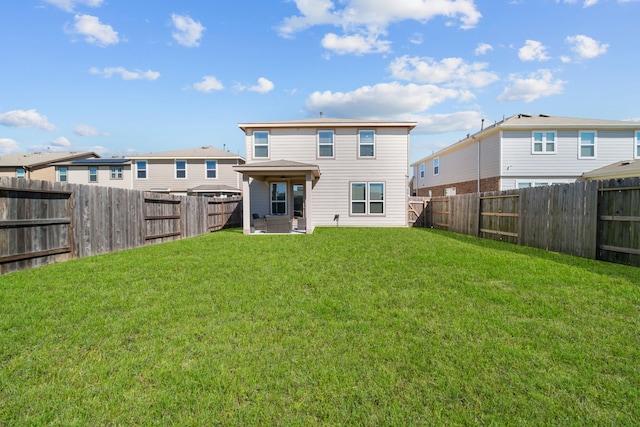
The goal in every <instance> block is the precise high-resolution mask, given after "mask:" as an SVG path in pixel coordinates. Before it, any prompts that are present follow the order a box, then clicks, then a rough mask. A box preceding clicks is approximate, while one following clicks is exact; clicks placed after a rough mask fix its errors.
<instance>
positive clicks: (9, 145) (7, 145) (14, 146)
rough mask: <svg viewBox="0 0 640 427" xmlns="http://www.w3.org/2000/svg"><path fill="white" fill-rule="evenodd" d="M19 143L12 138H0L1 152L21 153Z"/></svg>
mask: <svg viewBox="0 0 640 427" xmlns="http://www.w3.org/2000/svg"><path fill="white" fill-rule="evenodd" d="M20 151H22V150H20V147H18V143H17V142H15V141H14V140H13V139H11V138H0V154H12V153H19V152H20Z"/></svg>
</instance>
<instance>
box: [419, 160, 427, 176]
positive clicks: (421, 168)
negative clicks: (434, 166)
mask: <svg viewBox="0 0 640 427" xmlns="http://www.w3.org/2000/svg"><path fill="white" fill-rule="evenodd" d="M425 171H426V166H425V164H424V163H420V178H424V174H425Z"/></svg>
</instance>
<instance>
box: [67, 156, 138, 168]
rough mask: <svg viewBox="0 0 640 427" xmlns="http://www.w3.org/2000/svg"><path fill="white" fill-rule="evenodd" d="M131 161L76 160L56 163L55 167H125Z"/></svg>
mask: <svg viewBox="0 0 640 427" xmlns="http://www.w3.org/2000/svg"><path fill="white" fill-rule="evenodd" d="M130 163H131V161H130V160H129V159H125V158H123V157H110V158H106V159H105V158H99V159H78V160H72V161H70V162H57V163H55V165H56V166H90V165H95V166H104V165H125V164H130Z"/></svg>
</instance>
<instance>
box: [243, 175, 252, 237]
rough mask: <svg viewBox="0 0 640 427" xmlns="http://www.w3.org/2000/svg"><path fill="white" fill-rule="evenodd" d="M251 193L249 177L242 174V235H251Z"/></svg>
mask: <svg viewBox="0 0 640 427" xmlns="http://www.w3.org/2000/svg"><path fill="white" fill-rule="evenodd" d="M250 194H251V192H250V191H249V175H248V174H246V173H243V174H242V233H243V234H251V198H250V197H251V196H250Z"/></svg>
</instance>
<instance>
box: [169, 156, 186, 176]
mask: <svg viewBox="0 0 640 427" xmlns="http://www.w3.org/2000/svg"><path fill="white" fill-rule="evenodd" d="M178 162H184V177H178V170H182V169H178ZM187 164H188V162H187V161H186V160H182V159H176V160H175V161H174V162H173V167H174V173H173V177H174V178H175V179H188V178H189V176H188V175H187Z"/></svg>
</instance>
